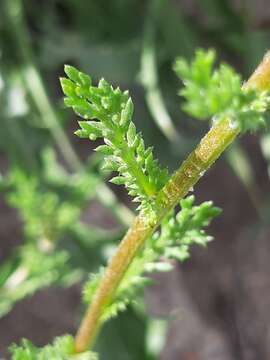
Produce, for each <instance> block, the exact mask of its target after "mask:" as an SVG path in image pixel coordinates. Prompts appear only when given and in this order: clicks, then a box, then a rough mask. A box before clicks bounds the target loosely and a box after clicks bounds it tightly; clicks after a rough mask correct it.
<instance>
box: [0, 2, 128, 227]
mask: <svg viewBox="0 0 270 360" xmlns="http://www.w3.org/2000/svg"><path fill="white" fill-rule="evenodd" d="M6 10H7V16H9V19H10V23H11V24H12V27H11V31H12V32H13V38H14V42H15V43H16V46H17V49H18V53H19V55H20V57H21V60H22V63H23V66H22V68H21V74H22V78H23V80H24V84H25V87H26V88H27V90H28V93H29V94H30V96H31V98H32V100H33V102H34V103H35V105H36V107H37V109H38V110H39V112H40V114H41V117H42V119H43V122H44V124H45V125H46V126H47V127H48V128H49V130H50V131H51V134H52V136H53V138H54V140H55V143H56V145H57V147H58V149H59V151H60V153H61V154H62V156H63V158H64V159H65V161H66V163H67V164H68V165H69V166H70V168H71V169H72V170H73V171H84V169H83V165H82V164H81V162H80V159H79V157H78V156H77V154H76V152H75V151H74V149H73V147H72V145H71V143H70V141H69V139H68V137H67V136H66V134H65V132H64V130H63V129H62V127H61V125H60V122H59V119H58V117H57V115H56V113H55V110H54V108H53V105H52V104H51V102H50V99H49V97H48V95H47V93H46V90H45V86H44V84H43V81H42V78H41V75H40V73H39V71H38V69H37V67H36V65H35V63H34V60H33V58H34V57H33V54H32V49H31V46H30V38H29V34H28V32H27V28H26V25H25V23H24V19H23V7H22V3H21V0H6ZM96 197H97V199H98V200H99V201H100V202H101V203H102V204H103V205H104V206H106V207H107V208H109V209H110V210H111V211H112V213H113V214H114V215H115V217H116V218H117V219H118V220H119V221H120V223H122V224H124V225H125V226H129V225H130V224H131V222H132V219H133V217H134V216H133V213H132V211H130V210H129V209H128V208H127V207H126V206H124V205H123V204H121V203H119V202H118V200H117V198H116V196H115V195H114V193H113V191H111V189H110V188H109V187H108V186H107V185H105V184H100V185H98V186H97V188H96Z"/></svg>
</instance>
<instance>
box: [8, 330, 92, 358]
mask: <svg viewBox="0 0 270 360" xmlns="http://www.w3.org/2000/svg"><path fill="white" fill-rule="evenodd" d="M10 352H11V354H12V356H11V359H12V360H98V356H97V354H96V353H93V352H92V351H87V352H84V353H81V354H78V355H76V354H75V346H74V340H73V338H72V336H70V335H65V336H61V337H58V338H56V339H55V340H54V342H53V344H52V345H46V346H45V347H43V348H37V347H36V346H34V345H33V344H32V343H31V342H30V341H29V340H26V339H24V340H22V342H21V346H17V345H12V346H11V347H10Z"/></svg>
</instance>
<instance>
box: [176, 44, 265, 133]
mask: <svg viewBox="0 0 270 360" xmlns="http://www.w3.org/2000/svg"><path fill="white" fill-rule="evenodd" d="M215 60H216V54H215V51H214V50H208V51H205V50H202V49H199V50H197V52H196V54H195V58H194V60H192V61H191V62H190V63H188V62H187V61H186V60H185V59H183V58H178V59H177V60H176V62H175V65H174V70H175V72H176V74H177V75H178V76H179V78H180V79H181V80H182V81H183V84H184V87H183V88H182V89H181V90H180V91H179V95H181V96H182V97H184V99H185V102H184V104H183V106H182V108H183V110H184V111H186V112H187V113H188V114H190V115H191V116H193V117H195V118H197V119H199V120H206V119H210V118H212V117H214V121H219V120H221V119H222V118H224V117H229V118H230V119H231V124H232V126H233V127H239V129H240V130H241V131H242V132H245V131H248V130H250V131H256V130H257V129H258V128H260V127H263V126H265V118H266V115H267V114H266V111H267V109H268V108H269V104H270V97H269V92H268V91H264V92H258V91H256V89H254V88H248V89H246V88H245V87H242V80H241V77H240V75H238V74H237V73H236V72H235V71H234V69H233V68H231V67H230V66H229V65H227V64H221V65H220V67H219V68H218V69H214V63H215ZM269 88H270V86H269Z"/></svg>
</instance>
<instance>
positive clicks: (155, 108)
mask: <svg viewBox="0 0 270 360" xmlns="http://www.w3.org/2000/svg"><path fill="white" fill-rule="evenodd" d="M162 3H163V0H152V1H151V2H150V5H149V15H148V16H147V20H146V24H145V29H144V39H143V47H142V54H141V71H140V81H141V84H142V85H143V87H144V89H145V99H146V103H147V106H148V109H149V111H150V113H151V115H152V117H153V119H154V121H155V122H156V124H157V126H158V127H159V128H160V130H161V131H162V133H163V134H164V135H165V136H166V137H167V138H168V139H169V140H170V141H173V142H174V143H176V142H179V141H181V137H180V135H179V133H178V132H177V129H176V128H175V126H174V124H173V121H172V119H171V117H170V115H169V113H168V111H167V108H166V105H165V103H164V99H163V96H162V93H161V90H160V87H159V84H158V72H157V59H156V49H155V24H156V20H157V19H156V18H157V14H158V12H159V10H160V9H161V5H162Z"/></svg>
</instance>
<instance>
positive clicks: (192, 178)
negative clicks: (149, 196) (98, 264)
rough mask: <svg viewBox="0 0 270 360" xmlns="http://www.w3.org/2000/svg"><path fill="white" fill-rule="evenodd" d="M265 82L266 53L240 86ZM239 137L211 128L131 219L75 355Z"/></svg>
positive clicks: (269, 65) (225, 127) (223, 124)
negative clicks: (126, 279) (167, 223)
mask: <svg viewBox="0 0 270 360" xmlns="http://www.w3.org/2000/svg"><path fill="white" fill-rule="evenodd" d="M269 82H270V52H269V53H267V54H266V56H265V58H264V60H263V62H262V63H261V64H260V65H259V67H258V69H257V70H256V71H255V73H254V74H253V75H252V76H251V78H250V80H249V81H248V82H247V83H246V84H245V85H244V86H245V87H247V86H250V87H257V88H258V89H259V90H264V89H266V88H267V87H268V85H269ZM239 133H240V130H239V128H237V127H234V126H232V123H231V121H230V119H229V118H227V117H226V118H224V119H223V120H222V121H220V122H219V123H218V124H217V125H215V126H213V127H212V128H211V129H210V131H209V132H208V133H207V134H206V135H205V136H204V138H203V139H202V140H201V142H200V143H199V145H198V146H197V147H196V148H195V150H194V151H193V152H192V153H191V154H190V155H189V156H188V158H187V159H186V160H185V161H184V162H183V163H182V165H181V166H180V168H179V169H178V170H177V171H176V172H175V173H174V174H173V175H172V177H171V178H170V180H169V181H168V182H167V184H166V185H165V186H164V187H163V189H161V190H160V192H159V193H158V195H157V198H156V202H155V206H154V214H155V216H153V217H151V220H149V219H147V218H145V216H144V215H142V214H139V215H138V216H137V217H136V218H135V220H134V222H133V225H132V226H131V228H130V229H129V230H128V232H127V234H126V235H125V237H124V238H123V240H122V242H121V243H120V245H119V247H118V250H117V252H116V253H115V255H114V256H113V258H112V260H111V262H110V263H109V265H108V267H107V269H106V271H105V274H104V277H103V279H102V281H101V283H100V286H99V288H98V289H97V291H96V294H95V296H94V299H93V301H92V303H91V304H90V305H89V308H88V310H87V312H86V314H85V317H84V318H83V321H82V324H81V326H80V328H79V330H78V333H77V336H76V351H77V352H78V353H79V352H83V351H85V350H87V348H88V347H89V346H92V345H93V343H94V341H95V338H96V336H97V333H98V331H99V329H100V327H101V325H102V321H101V317H102V314H103V310H104V308H105V307H106V306H107V305H108V304H109V303H110V302H111V301H112V300H113V296H114V294H115V292H116V289H117V287H118V285H119V284H120V282H121V280H122V278H123V276H124V274H125V272H126V270H127V269H128V267H129V265H130V263H131V262H132V260H133V259H134V257H135V256H136V254H137V251H138V250H139V249H140V248H141V247H142V246H143V244H144V243H145V240H146V239H147V238H148V237H149V236H150V235H151V234H152V233H153V232H154V230H155V229H156V228H157V227H158V226H159V224H160V222H161V220H162V219H163V218H164V216H165V215H166V214H167V213H168V212H169V211H170V210H171V209H173V208H174V206H175V205H176V204H177V203H178V202H179V200H180V199H181V198H183V197H184V196H185V195H186V194H187V193H188V191H189V189H190V188H191V187H193V185H195V184H196V183H197V181H198V180H199V179H200V178H201V177H202V176H203V174H204V173H205V171H206V170H207V169H208V168H209V167H210V166H211V165H212V164H213V163H214V162H215V161H216V160H217V159H218V157H219V156H220V155H221V154H222V153H223V151H224V150H225V149H226V148H227V147H228V146H229V145H230V144H231V143H232V141H233V140H234V139H235V138H236V137H237V135H239Z"/></svg>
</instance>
